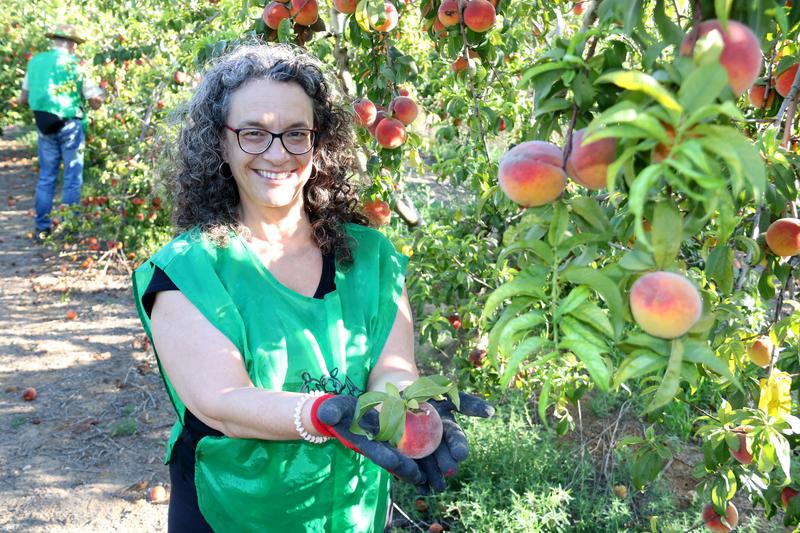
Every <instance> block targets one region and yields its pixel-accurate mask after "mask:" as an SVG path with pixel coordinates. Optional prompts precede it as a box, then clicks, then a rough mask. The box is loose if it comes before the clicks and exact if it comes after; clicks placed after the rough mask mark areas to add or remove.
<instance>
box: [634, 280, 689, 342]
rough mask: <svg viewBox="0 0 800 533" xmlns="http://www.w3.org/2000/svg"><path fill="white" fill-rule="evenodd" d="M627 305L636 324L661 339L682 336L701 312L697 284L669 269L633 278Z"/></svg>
mask: <svg viewBox="0 0 800 533" xmlns="http://www.w3.org/2000/svg"><path fill="white" fill-rule="evenodd" d="M630 304H631V313H632V314H633V319H634V320H635V321H636V323H637V324H639V326H640V327H641V328H642V329H643V330H644V331H645V332H647V333H649V334H650V335H652V336H654V337H660V338H662V339H675V338H677V337H680V336H682V335H684V334H685V333H686V332H687V331H689V330H690V329H691V328H692V326H694V325H695V323H696V322H697V321H698V320H699V319H700V315H701V314H702V312H703V300H702V299H701V298H700V293H699V292H698V291H697V287H695V286H694V284H693V283H692V282H691V281H689V280H688V279H686V278H685V277H684V276H682V275H680V274H675V273H673V272H663V271H661V272H650V273H648V274H645V275H644V276H642V277H640V278H639V279H637V280H636V282H635V283H634V284H633V287H631V294H630Z"/></svg>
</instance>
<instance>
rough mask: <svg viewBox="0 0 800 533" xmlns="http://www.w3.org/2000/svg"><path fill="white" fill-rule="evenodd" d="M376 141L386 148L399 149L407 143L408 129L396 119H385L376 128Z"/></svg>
mask: <svg viewBox="0 0 800 533" xmlns="http://www.w3.org/2000/svg"><path fill="white" fill-rule="evenodd" d="M375 140H376V141H378V144H380V145H381V146H383V147H384V148H389V149H393V148H397V147H398V146H400V145H402V144H403V143H404V142H406V127H405V125H404V124H403V123H402V122H400V121H399V120H397V119H396V118H385V119H383V120H382V121H381V122H380V124H378V126H377V127H376V128H375Z"/></svg>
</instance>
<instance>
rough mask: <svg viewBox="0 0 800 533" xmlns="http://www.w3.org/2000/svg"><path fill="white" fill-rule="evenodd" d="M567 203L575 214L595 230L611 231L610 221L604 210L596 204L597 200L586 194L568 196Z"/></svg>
mask: <svg viewBox="0 0 800 533" xmlns="http://www.w3.org/2000/svg"><path fill="white" fill-rule="evenodd" d="M569 205H570V207H572V211H573V212H574V213H575V214H577V215H578V216H579V217H581V218H582V219H583V220H585V221H586V222H588V223H589V225H591V226H592V227H593V228H595V229H596V230H598V231H600V232H601V233H607V232H609V231H611V222H610V221H609V220H608V216H607V215H606V213H605V211H603V209H602V208H601V207H600V206H599V205H598V203H597V200H595V199H593V198H590V197H588V196H575V197H573V198H570V200H569Z"/></svg>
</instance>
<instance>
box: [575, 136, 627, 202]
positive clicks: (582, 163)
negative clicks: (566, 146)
mask: <svg viewBox="0 0 800 533" xmlns="http://www.w3.org/2000/svg"><path fill="white" fill-rule="evenodd" d="M585 137H586V128H583V129H580V130H578V131H576V132H575V133H574V134H573V136H572V151H571V152H570V154H569V157H567V174H568V175H569V177H570V178H572V179H573V180H575V181H576V182H578V183H580V184H581V185H583V186H584V187H586V188H587V189H602V188H603V187H605V186H606V184H607V179H606V173H607V171H608V166H609V165H611V163H613V162H614V160H616V158H617V140H616V139H613V138H606V139H600V140H599V141H594V142H591V143H589V144H586V143H584V142H583V140H584V138H585Z"/></svg>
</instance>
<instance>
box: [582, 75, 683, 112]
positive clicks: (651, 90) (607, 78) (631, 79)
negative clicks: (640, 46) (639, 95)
mask: <svg viewBox="0 0 800 533" xmlns="http://www.w3.org/2000/svg"><path fill="white" fill-rule="evenodd" d="M595 83H613V84H614V85H616V86H618V87H622V88H623V89H628V90H630V91H640V92H643V93H645V94H646V95H648V96H650V97H652V98H653V99H655V100H656V101H657V102H658V103H659V104H661V105H662V106H664V107H665V108H666V109H669V110H671V111H677V112H679V113H680V112H682V111H683V108H682V107H681V104H679V103H678V102H677V101H676V100H675V97H674V96H673V95H672V93H670V92H669V91H668V90H667V89H665V88H664V87H662V86H661V84H660V83H658V82H657V81H656V79H655V78H653V77H652V76H650V75H649V74H645V73H644V72H639V71H636V70H618V71H616V72H609V73H606V74H603V75H602V76H600V77H599V78H598V79H597V81H596V82H595Z"/></svg>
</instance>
